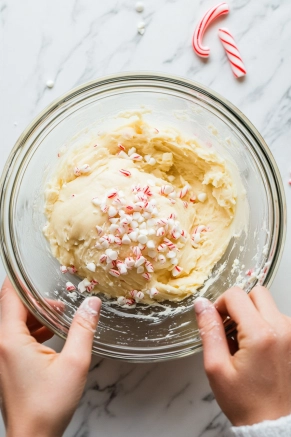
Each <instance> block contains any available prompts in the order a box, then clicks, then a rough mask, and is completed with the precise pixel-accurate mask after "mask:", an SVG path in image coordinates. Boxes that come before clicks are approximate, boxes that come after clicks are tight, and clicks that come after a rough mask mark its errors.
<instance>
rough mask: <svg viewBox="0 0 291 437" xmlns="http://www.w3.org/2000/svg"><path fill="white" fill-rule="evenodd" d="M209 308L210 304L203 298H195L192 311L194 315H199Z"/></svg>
mask: <svg viewBox="0 0 291 437" xmlns="http://www.w3.org/2000/svg"><path fill="white" fill-rule="evenodd" d="M208 308H211V302H210V301H209V300H208V299H206V298H205V297H197V299H196V300H195V302H194V310H195V313H196V314H201V313H202V312H203V311H205V310H206V309H208Z"/></svg>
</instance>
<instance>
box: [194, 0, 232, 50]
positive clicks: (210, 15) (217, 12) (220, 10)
mask: <svg viewBox="0 0 291 437" xmlns="http://www.w3.org/2000/svg"><path fill="white" fill-rule="evenodd" d="M228 12H229V7H228V5H227V3H220V4H219V5H217V6H215V7H214V8H211V9H209V11H208V12H206V14H205V15H204V17H203V18H202V20H201V21H200V22H199V23H198V25H197V27H196V29H195V32H194V35H193V48H194V50H195V52H196V53H197V55H198V56H201V57H202V58H208V56H209V53H210V48H209V47H203V45H202V38H203V35H204V33H205V31H206V29H207V27H209V25H210V24H211V23H212V21H213V20H215V19H216V18H218V17H220V16H221V15H223V14H228Z"/></svg>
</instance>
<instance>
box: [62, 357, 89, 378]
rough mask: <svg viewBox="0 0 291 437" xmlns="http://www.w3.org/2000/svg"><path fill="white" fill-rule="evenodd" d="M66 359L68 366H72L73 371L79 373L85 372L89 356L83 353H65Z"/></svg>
mask: <svg viewBox="0 0 291 437" xmlns="http://www.w3.org/2000/svg"><path fill="white" fill-rule="evenodd" d="M67 360H68V361H69V363H70V367H71V368H73V369H74V371H77V372H79V373H81V374H87V372H88V368H89V366H90V363H91V357H90V359H89V358H88V357H86V356H84V354H80V355H79V354H77V353H76V352H75V353H72V354H70V353H69V354H67Z"/></svg>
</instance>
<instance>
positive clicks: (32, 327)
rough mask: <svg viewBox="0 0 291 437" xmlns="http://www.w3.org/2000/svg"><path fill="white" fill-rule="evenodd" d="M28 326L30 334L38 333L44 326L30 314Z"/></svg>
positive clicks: (28, 315)
mask: <svg viewBox="0 0 291 437" xmlns="http://www.w3.org/2000/svg"><path fill="white" fill-rule="evenodd" d="M26 325H27V327H28V329H29V331H30V332H34V331H37V330H38V329H40V328H42V327H43V324H42V323H40V322H39V321H38V320H37V319H36V318H35V317H34V316H33V315H32V314H31V313H30V312H28V314H27V320H26Z"/></svg>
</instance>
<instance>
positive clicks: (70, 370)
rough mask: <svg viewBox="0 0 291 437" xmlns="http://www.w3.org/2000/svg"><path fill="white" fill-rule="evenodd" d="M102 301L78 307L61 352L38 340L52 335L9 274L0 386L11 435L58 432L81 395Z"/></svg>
mask: <svg viewBox="0 0 291 437" xmlns="http://www.w3.org/2000/svg"><path fill="white" fill-rule="evenodd" d="M100 307H101V301H100V299H99V298H97V297H90V298H87V299H86V300H85V301H84V302H83V304H82V305H81V306H80V308H79V309H78V311H77V313H76V315H75V317H74V320H73V322H72V325H71V328H70V331H69V334H68V338H67V341H66V343H65V346H64V348H63V350H62V352H61V353H60V354H58V353H56V352H55V351H53V350H52V349H50V348H48V347H46V346H44V345H42V344H40V343H38V342H39V341H40V342H41V341H45V340H47V339H48V338H50V337H51V336H52V333H50V332H49V331H48V329H47V328H45V327H43V326H42V325H41V324H40V323H39V322H38V321H37V320H36V319H34V318H33V317H32V316H31V315H30V314H29V313H28V311H27V309H26V308H25V307H24V305H23V304H22V302H21V301H20V299H19V297H18V296H17V294H16V292H15V291H14V289H13V287H12V285H11V283H10V282H9V280H8V279H6V280H5V282H4V284H3V286H2V290H1V293H0V390H1V395H2V412H3V417H4V422H5V425H6V428H7V437H18V436H21V437H23V436H37V437H59V436H62V435H63V432H64V431H65V429H66V427H67V425H68V424H69V422H70V420H71V418H72V415H73V413H74V411H75V409H76V407H77V404H78V402H79V400H80V398H81V395H82V392H83V389H84V385H85V382H86V376H87V372H88V370H89V366H90V362H91V349H92V342H93V336H94V332H95V329H96V325H97V323H98V319H99V312H100Z"/></svg>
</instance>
